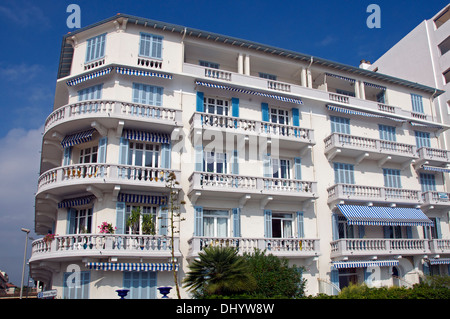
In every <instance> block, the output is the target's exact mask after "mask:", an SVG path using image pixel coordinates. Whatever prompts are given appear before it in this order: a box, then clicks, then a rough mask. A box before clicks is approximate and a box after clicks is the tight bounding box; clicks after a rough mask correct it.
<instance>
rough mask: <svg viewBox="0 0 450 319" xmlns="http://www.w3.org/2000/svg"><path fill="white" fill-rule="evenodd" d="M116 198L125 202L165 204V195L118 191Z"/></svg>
mask: <svg viewBox="0 0 450 319" xmlns="http://www.w3.org/2000/svg"><path fill="white" fill-rule="evenodd" d="M117 200H118V201H119V202H125V203H138V204H151V205H165V204H166V203H167V196H161V195H140V194H127V193H119V195H118V196H117Z"/></svg>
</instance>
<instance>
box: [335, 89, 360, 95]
mask: <svg viewBox="0 0 450 319" xmlns="http://www.w3.org/2000/svg"><path fill="white" fill-rule="evenodd" d="M336 93H338V94H342V95H346V96H353V97H355V92H350V91H346V90H341V89H336Z"/></svg>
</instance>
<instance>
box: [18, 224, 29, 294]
mask: <svg viewBox="0 0 450 319" xmlns="http://www.w3.org/2000/svg"><path fill="white" fill-rule="evenodd" d="M21 230H22V231H23V232H25V233H26V237H25V253H24V255H23V267H22V283H21V284H20V299H22V293H23V277H24V276H25V264H26V261H27V246H28V234H29V233H30V230H29V229H26V228H22V229H21Z"/></svg>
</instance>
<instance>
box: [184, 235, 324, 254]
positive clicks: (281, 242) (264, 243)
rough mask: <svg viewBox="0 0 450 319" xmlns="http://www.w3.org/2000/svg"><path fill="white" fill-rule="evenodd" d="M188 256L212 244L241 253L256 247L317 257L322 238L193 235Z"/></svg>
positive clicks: (250, 251) (251, 250)
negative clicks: (231, 248) (232, 248)
mask: <svg viewBox="0 0 450 319" xmlns="http://www.w3.org/2000/svg"><path fill="white" fill-rule="evenodd" d="M188 244H189V253H188V258H195V257H198V253H199V252H201V251H202V250H203V249H204V248H206V247H207V246H210V245H214V246H220V247H234V248H237V249H238V251H239V254H244V253H253V252H254V250H255V249H260V250H262V251H263V250H267V253H270V254H273V255H275V256H280V257H281V256H283V257H315V256H319V255H320V245H319V244H320V240H319V239H308V238H248V237H220V238H219V237H192V238H191V239H190V240H189V241H188Z"/></svg>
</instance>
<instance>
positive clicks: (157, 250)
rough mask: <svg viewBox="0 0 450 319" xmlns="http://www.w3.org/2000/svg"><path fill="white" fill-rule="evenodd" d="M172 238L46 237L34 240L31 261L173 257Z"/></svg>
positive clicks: (77, 235)
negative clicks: (46, 238)
mask: <svg viewBox="0 0 450 319" xmlns="http://www.w3.org/2000/svg"><path fill="white" fill-rule="evenodd" d="M174 251H175V252H176V255H177V256H180V252H179V238H178V237H176V238H174ZM171 252H172V247H171V238H170V237H168V236H161V235H120V234H73V235H63V236H55V239H54V240H53V241H51V242H45V241H44V239H43V238H41V239H38V240H35V241H33V243H32V253H31V259H30V262H33V261H35V260H39V259H47V258H64V257H74V256H91V257H94V256H97V257H102V258H104V257H108V256H127V257H134V256H145V257H169V256H171Z"/></svg>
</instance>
